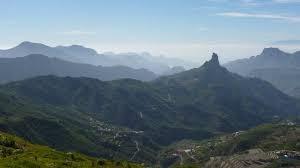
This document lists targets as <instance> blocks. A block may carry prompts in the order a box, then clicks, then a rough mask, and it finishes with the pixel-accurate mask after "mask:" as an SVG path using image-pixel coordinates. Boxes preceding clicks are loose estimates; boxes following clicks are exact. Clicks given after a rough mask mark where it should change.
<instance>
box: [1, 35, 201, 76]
mask: <svg viewBox="0 0 300 168" xmlns="http://www.w3.org/2000/svg"><path fill="white" fill-rule="evenodd" d="M30 54H42V55H45V56H48V57H56V58H59V59H63V60H67V61H71V62H76V63H86V64H92V65H96V66H98V65H102V66H120V65H122V66H128V67H131V68H134V69H141V68H144V69H148V70H150V71H152V72H154V73H156V74H159V75H160V74H163V73H164V72H167V71H169V70H170V68H172V67H174V66H183V67H186V68H191V67H195V66H196V65H197V64H195V63H191V62H187V61H183V60H180V59H177V58H167V57H163V56H160V57H155V56H152V55H150V54H149V53H141V54H137V53H120V54H114V53H102V54H99V53H97V52H96V51H95V50H93V49H90V48H86V47H83V46H79V45H71V46H57V47H49V46H46V45H44V44H40V43H32V42H28V41H25V42H22V43H21V44H19V45H18V46H16V47H14V48H11V49H7V50H0V58H16V57H24V56H26V55H30Z"/></svg>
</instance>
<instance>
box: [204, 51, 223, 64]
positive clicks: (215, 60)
mask: <svg viewBox="0 0 300 168" xmlns="http://www.w3.org/2000/svg"><path fill="white" fill-rule="evenodd" d="M204 66H205V67H207V66H209V67H219V66H220V63H219V57H218V55H217V54H216V53H213V55H212V57H211V59H210V60H209V61H206V62H205V63H204Z"/></svg>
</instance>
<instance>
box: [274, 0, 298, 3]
mask: <svg viewBox="0 0 300 168" xmlns="http://www.w3.org/2000/svg"><path fill="white" fill-rule="evenodd" d="M273 2H275V3H300V0H273Z"/></svg>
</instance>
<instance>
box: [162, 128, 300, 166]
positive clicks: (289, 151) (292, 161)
mask: <svg viewBox="0 0 300 168" xmlns="http://www.w3.org/2000/svg"><path fill="white" fill-rule="evenodd" d="M178 151H183V152H178ZM184 151H188V152H184ZM174 154H178V155H174ZM284 155H289V157H288V158H286V157H285V156H284ZM293 155H295V156H293ZM179 156H180V157H181V159H180V157H179ZM292 156H293V157H292ZM161 157H162V161H161V163H162V165H164V164H165V166H166V165H169V166H170V165H173V166H174V167H177V166H180V165H181V164H182V166H184V165H190V166H192V167H199V166H202V167H221V168H222V167H223V166H224V167H225V165H229V166H231V167H235V166H237V167H238V165H240V166H242V167H245V168H247V167H251V166H252V167H253V168H259V167H261V168H263V167H289V166H300V126H299V125H292V124H287V123H280V124H268V125H262V126H258V127H255V128H252V129H250V130H247V131H239V132H236V133H233V134H226V135H223V136H218V137H215V138H212V139H209V140H204V141H198V142H197V141H181V142H179V143H176V144H173V145H171V146H169V147H168V148H166V149H165V150H164V152H162V154H161Z"/></svg>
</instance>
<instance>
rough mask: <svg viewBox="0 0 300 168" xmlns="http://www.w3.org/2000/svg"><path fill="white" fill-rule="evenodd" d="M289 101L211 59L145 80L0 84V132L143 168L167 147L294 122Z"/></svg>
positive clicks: (40, 79)
mask: <svg viewBox="0 0 300 168" xmlns="http://www.w3.org/2000/svg"><path fill="white" fill-rule="evenodd" d="M297 103H298V102H297V100H295V99H293V98H290V97H289V96H287V95H285V94H283V93H282V92H280V91H279V90H277V89H275V88H274V87H273V86H272V85H270V84H269V83H267V82H264V81H261V80H259V79H253V78H243V77H241V76H238V75H236V74H233V73H230V72H229V71H227V70H226V69H225V68H223V67H221V66H220V64H219V61H218V56H217V55H213V58H212V59H211V60H210V61H207V62H206V63H205V64H204V65H203V66H201V67H200V68H196V69H192V70H190V71H185V72H182V73H178V74H176V75H172V76H166V77H162V78H160V79H157V80H155V81H153V82H141V81H137V80H132V79H124V80H116V81H109V82H102V81H99V80H97V79H90V78H71V77H64V78H62V77H55V76H43V77H37V78H32V79H28V80H23V81H18V82H13V83H9V84H6V85H2V86H0V114H1V115H0V130H3V131H5V132H9V133H13V134H15V135H18V136H20V137H23V138H25V139H26V140H29V141H31V142H34V143H38V144H44V145H47V146H50V147H53V148H55V149H59V150H65V151H70V150H71V151H78V152H82V153H84V154H87V155H90V156H97V157H98V156H100V157H105V158H109V159H124V160H130V161H136V162H140V163H146V164H149V165H151V164H156V163H157V160H158V158H159V156H158V152H159V151H160V150H161V149H163V148H164V147H165V146H167V145H170V144H171V143H175V142H177V141H180V140H183V139H191V140H203V139H207V138H210V137H212V136H215V135H219V134H222V133H228V132H234V131H238V130H244V129H248V128H251V127H253V126H256V125H259V124H262V123H266V122H271V121H273V120H280V119H283V118H286V117H289V116H291V117H294V116H296V115H298V112H299V107H298V104H297Z"/></svg>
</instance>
